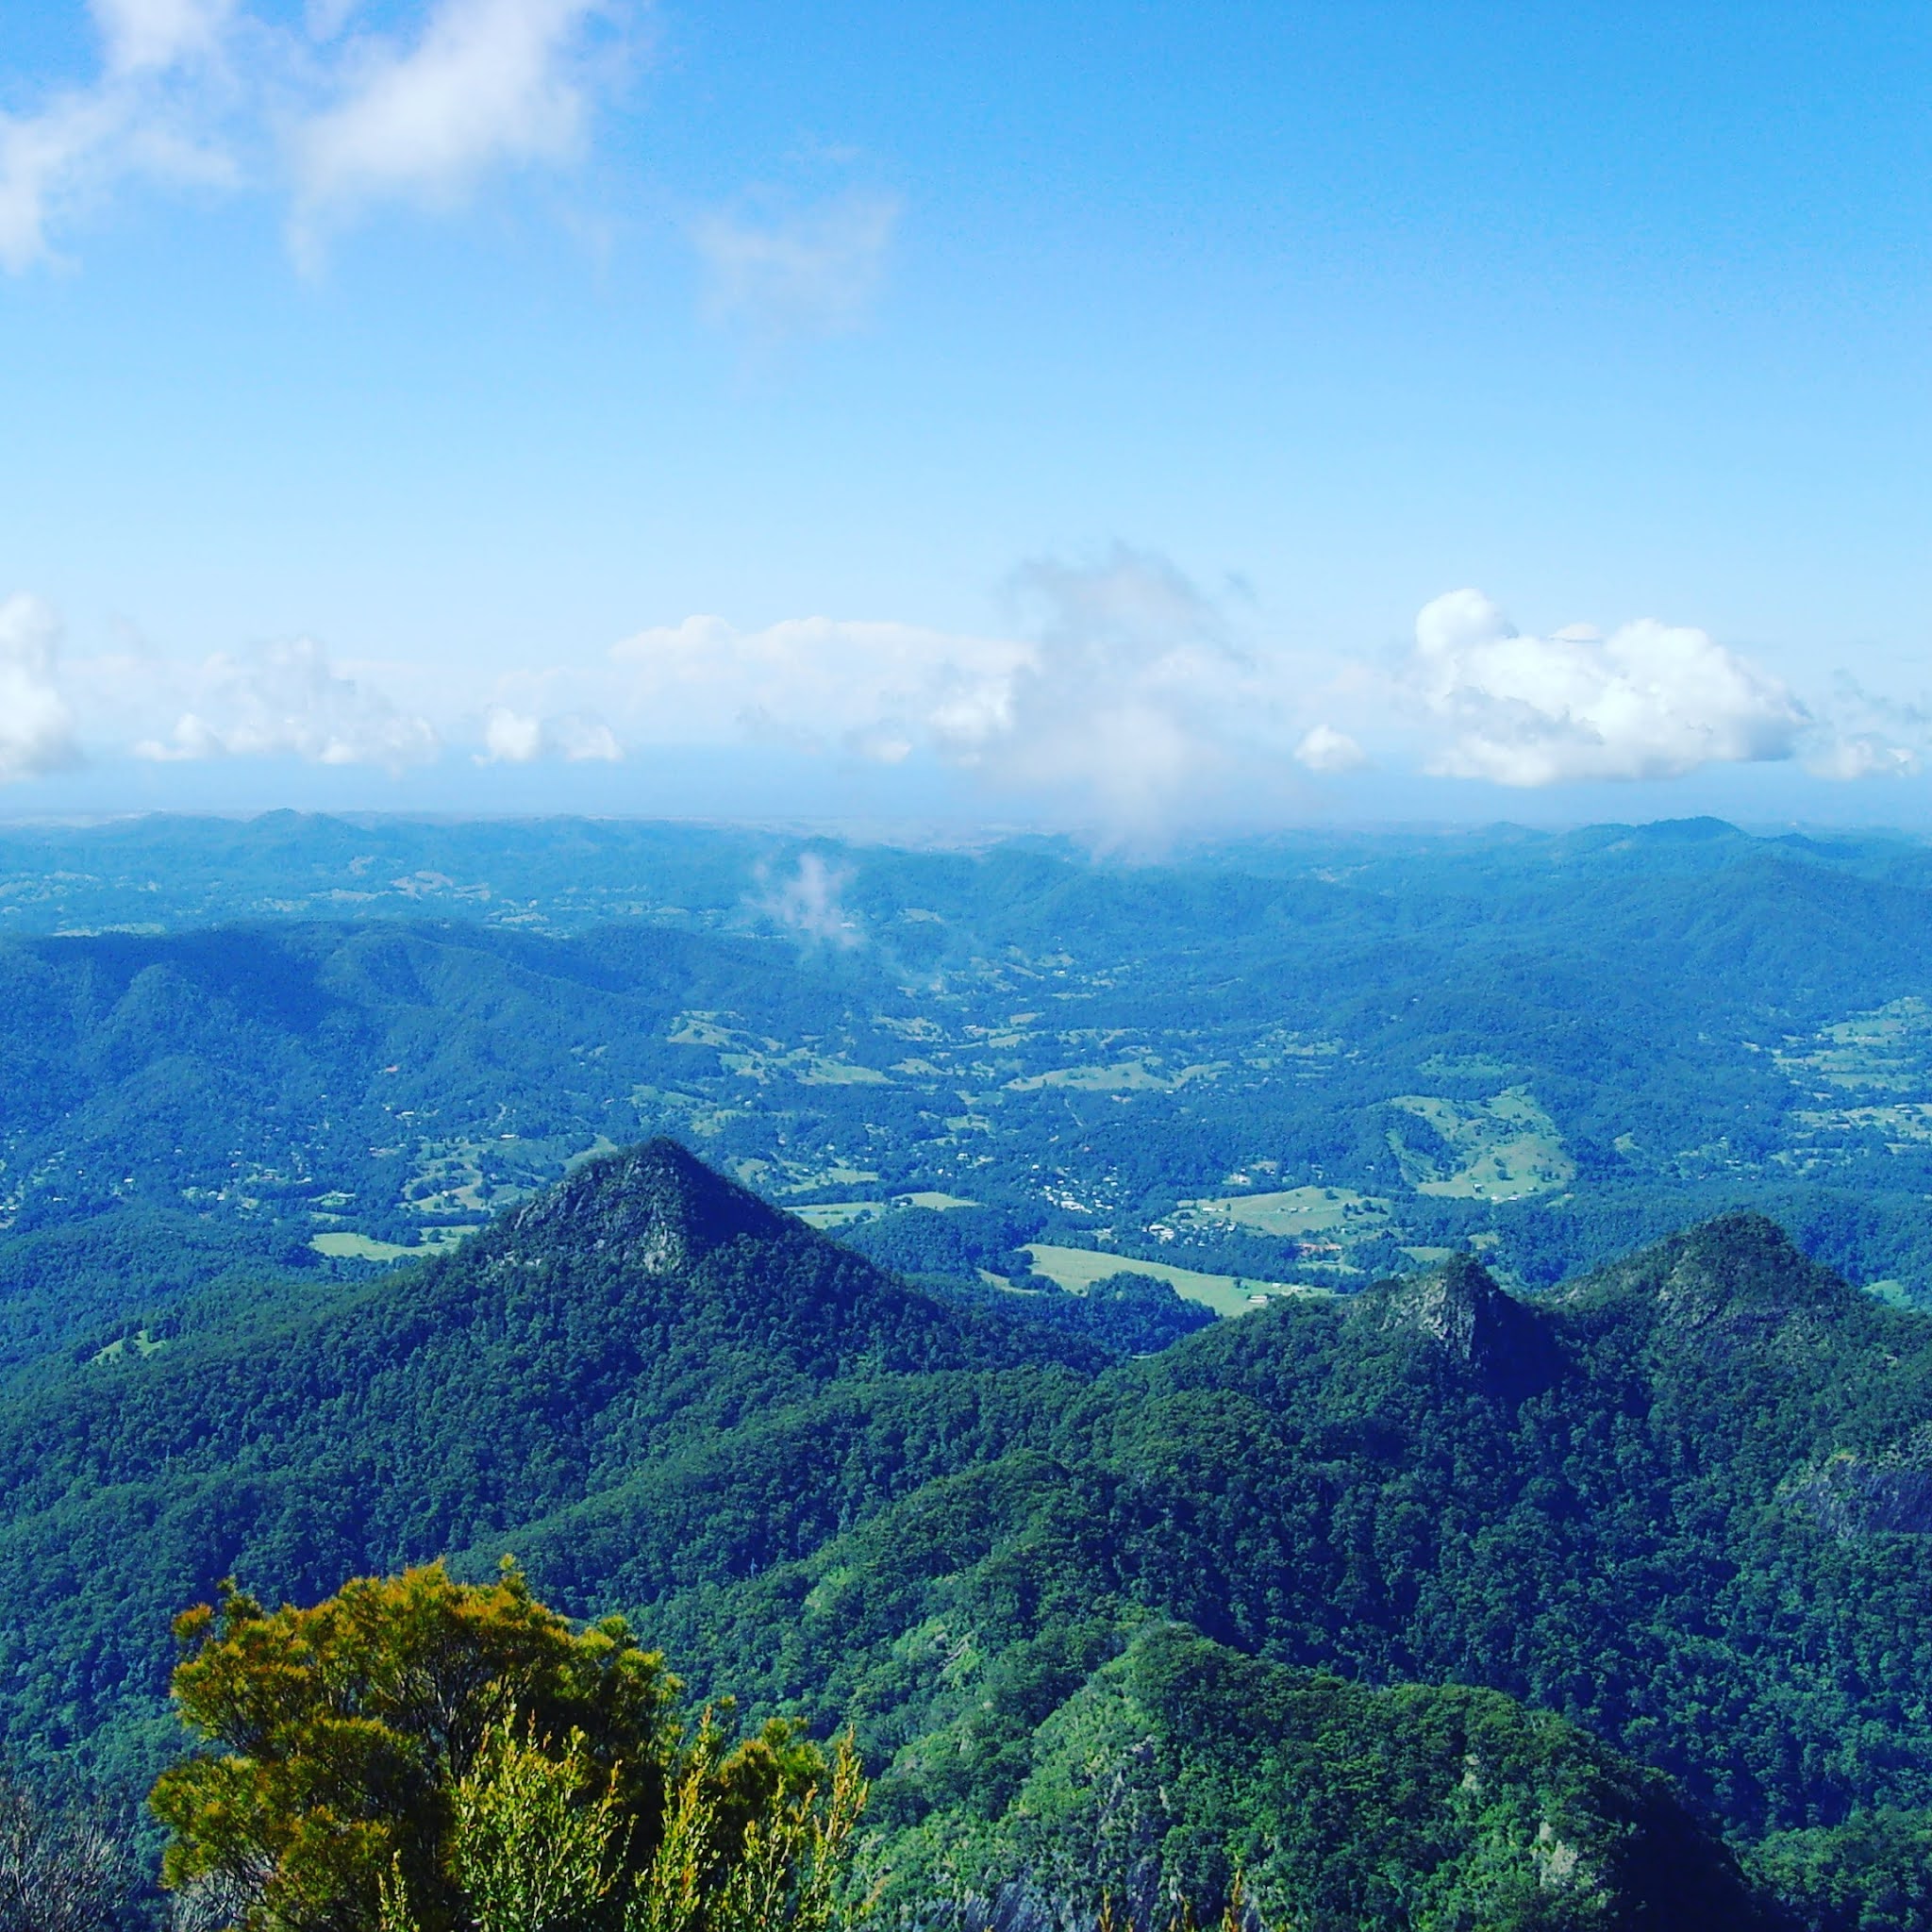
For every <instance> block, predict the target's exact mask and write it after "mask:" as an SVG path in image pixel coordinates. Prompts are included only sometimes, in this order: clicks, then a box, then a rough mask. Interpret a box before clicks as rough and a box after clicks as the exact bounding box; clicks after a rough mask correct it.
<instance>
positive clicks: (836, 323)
mask: <svg viewBox="0 0 1932 1932" xmlns="http://www.w3.org/2000/svg"><path fill="white" fill-rule="evenodd" d="M903 211H904V204H903V203H902V202H901V200H900V198H899V197H898V196H897V195H895V194H886V193H881V192H877V191H874V190H866V189H848V190H847V191H845V192H842V193H840V194H835V195H833V196H831V197H830V198H829V199H827V200H824V201H821V202H819V203H817V204H816V205H814V206H811V207H808V208H787V209H782V210H768V211H765V212H759V211H758V210H756V209H741V210H739V211H737V212H731V213H726V212H722V211H721V212H714V213H711V214H709V215H707V216H706V217H704V219H703V220H701V221H700V222H698V223H697V224H696V225H695V226H694V227H693V228H692V230H691V240H692V242H694V243H695V244H696V247H697V251H698V254H699V256H700V258H702V259H703V262H704V265H705V281H706V287H705V308H706V311H707V313H708V314H709V315H710V316H711V318H712V319H713V320H714V321H718V322H722V323H729V324H737V325H743V326H744V327H746V328H748V329H749V330H750V332H751V334H752V335H753V336H754V337H755V338H756V339H758V340H759V341H764V342H776V341H788V340H790V339H791V338H794V337H799V336H837V335H846V334H849V333H850V332H851V331H852V330H853V329H855V328H858V326H859V325H861V324H862V323H863V322H864V320H865V318H866V316H867V314H868V313H869V311H870V310H871V308H872V305H873V301H874V297H875V296H876V295H877V292H878V288H879V283H880V281H881V280H882V278H883V276H884V273H885V261H886V254H887V251H888V250H889V249H890V248H891V242H892V236H893V233H894V231H895V230H896V229H897V227H898V225H899V217H900V215H901V213H902V212H903Z"/></svg>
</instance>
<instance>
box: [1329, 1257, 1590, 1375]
mask: <svg viewBox="0 0 1932 1932" xmlns="http://www.w3.org/2000/svg"><path fill="white" fill-rule="evenodd" d="M1357 1319H1361V1320H1365V1321H1366V1322H1368V1323H1369V1324H1371V1325H1373V1326H1374V1328H1375V1329H1377V1330H1378V1331H1379V1332H1381V1333H1383V1334H1401V1333H1404V1332H1409V1333H1413V1334H1417V1335H1421V1336H1424V1337H1425V1338H1427V1340H1429V1341H1433V1342H1434V1343H1436V1344H1437V1345H1438V1346H1439V1347H1440V1348H1441V1349H1442V1350H1443V1351H1444V1352H1445V1353H1447V1354H1448V1355H1449V1356H1451V1357H1453V1358H1455V1359H1456V1360H1457V1361H1458V1362H1463V1363H1467V1364H1468V1365H1469V1367H1470V1368H1472V1369H1473V1370H1474V1371H1475V1372H1476V1374H1478V1375H1479V1376H1480V1377H1481V1379H1482V1380H1483V1382H1484V1383H1485V1385H1487V1386H1488V1387H1490V1388H1491V1390H1493V1391H1496V1392H1498V1393H1508V1394H1522V1393H1527V1392H1528V1391H1531V1390H1534V1389H1542V1388H1547V1387H1548V1386H1549V1384H1550V1383H1551V1382H1552V1381H1554V1380H1555V1379H1556V1378H1557V1375H1558V1374H1561V1373H1562V1352H1561V1350H1560V1348H1559V1347H1558V1345H1557V1340H1556V1337H1555V1335H1554V1333H1553V1332H1552V1331H1551V1328H1550V1325H1549V1324H1548V1322H1547V1321H1546V1320H1545V1319H1544V1317H1543V1316H1542V1315H1541V1314H1540V1313H1539V1312H1538V1310H1537V1309H1536V1308H1535V1307H1533V1306H1532V1305H1531V1304H1529V1303H1527V1302H1523V1301H1519V1300H1518V1299H1517V1298H1516V1297H1515V1296H1514V1295H1512V1294H1510V1293H1508V1292H1507V1291H1505V1290H1504V1289H1503V1288H1501V1287H1500V1286H1499V1285H1498V1284H1497V1282H1496V1280H1495V1278H1494V1276H1492V1275H1491V1274H1490V1272H1489V1271H1488V1270H1487V1269H1486V1268H1485V1267H1484V1266H1483V1265H1482V1263H1481V1262H1480V1261H1478V1260H1476V1259H1475V1258H1474V1256H1469V1255H1458V1256H1457V1257H1455V1258H1454V1259H1452V1260H1449V1261H1447V1262H1445V1263H1443V1265H1442V1266H1441V1268H1438V1269H1434V1270H1432V1271H1431V1272H1430V1273H1428V1274H1421V1275H1417V1276H1414V1277H1413V1278H1411V1279H1409V1280H1407V1281H1402V1282H1397V1283H1394V1284H1391V1286H1390V1287H1388V1288H1387V1289H1383V1290H1379V1291H1373V1296H1372V1297H1371V1296H1365V1297H1364V1298H1363V1307H1362V1310H1361V1314H1360V1316H1359V1317H1357Z"/></svg>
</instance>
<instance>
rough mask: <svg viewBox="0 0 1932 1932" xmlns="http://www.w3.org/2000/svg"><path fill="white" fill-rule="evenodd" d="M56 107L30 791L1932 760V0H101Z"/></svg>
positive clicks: (1383, 790)
mask: <svg viewBox="0 0 1932 1932" xmlns="http://www.w3.org/2000/svg"><path fill="white" fill-rule="evenodd" d="M0 113H4V115H5V116H6V119H5V120H4V122H0V447H4V450H5V458H6V459H5V461H4V462H0V777H5V778H6V779H8V781H9V782H8V783H7V784H6V786H5V788H4V789H0V813H9V814H10V813H32V812H39V811H71V810H87V809H111V808H125V807H127V806H129V805H134V804H173V805H182V806H221V807H239V806H251V805H269V804H277V803H285V802H293V803H303V804H336V805H352V804H353V805H359V806H364V807H382V806H386V805H393V806H395V807H397V808H423V807H428V806H438V807H446V808H496V809H519V810H521V809H534V808H546V807H551V806H556V807H568V808H576V809H592V810H608V811H615V812H623V811H635V810H642V811H652V812H663V811H678V810H690V811H693V812H699V813H705V814H713V813H716V812H719V811H728V810H730V809H733V808H742V809H745V810H757V811H759V812H775V811H791V812H795V813H798V814H808V813H813V812H858V813H864V814H868V815H876V816H883V817H891V816H892V815H893V814H894V813H899V814H903V815H906V816H908V817H918V816H921V815H939V816H950V817H960V816H965V817H974V816H978V817H982V818H985V819H987V820H989V821H996V822H1003V823H1004V822H1009V821H1024V820H1027V819H1030V818H1045V819H1052V820H1060V821H1070V822H1077V823H1093V824H1101V825H1104V826H1109V827H1117V828H1121V829H1124V830H1126V831H1130V832H1133V831H1140V830H1144V829H1150V828H1164V827H1167V826H1171V825H1174V824H1186V823H1194V822H1198V823H1203V824H1206V823H1220V822H1234V821H1241V822H1247V821H1275V820H1292V819H1296V818H1306V817H1309V816H1341V817H1349V818H1360V817H1369V818H1374V817H1395V818H1403V819H1413V818H1416V817H1430V816H1443V817H1458V818H1460V817H1470V816H1477V817H1497V816H1508V817H1514V818H1541V819H1574V818H1579V817H1595V816H1617V817H1647V816H1655V815H1659V814H1670V813H1676V812H1679V811H1684V810H1690V809H1698V810H1703V809H1716V810H1724V811H1730V812H1732V813H1733V814H1735V815H1743V816H1755V817H1771V818H1801V819H1811V820H1834V819H1854V820H1866V821H1879V822H1886V821H1890V822H1897V823H1904V824H1922V823H1924V822H1925V821H1926V820H1927V819H1928V818H1932V811H1928V809H1927V806H1928V803H1932V794H1928V791H1927V780H1926V778H1925V777H1924V775H1923V773H1922V766H1923V765H1924V763H1925V761H1926V759H1927V758H1928V756H1932V743H1928V737H1932V723H1928V721H1927V719H1926V717H1925V715H1924V711H1925V708H1926V706H1927V703H1928V700H1927V689H1926V688H1927V684H1928V682H1932V680H1928V679H1927V677H1926V675H1925V670H1924V667H1925V664H1926V661H1927V655H1928V646H1932V616H1928V611H1932V599H1928V591H1932V583H1928V576H1932V568H1928V546H1927V544H1926V542H1925V531H1926V529H1927V526H1928V514H1927V513H1928V510H1932V501H1928V498H1932V488H1928V475H1932V468H1928V463H1927V460H1926V456H1925V452H1926V451H1927V450H1928V449H1932V392H1928V382H1927V375H1928V354H1927V350H1928V323H1932V302H1928V294H1932V288H1928V282H1932V275H1928V247H1927V243H1928V237H1932V16H1928V15H1927V14H1926V13H1925V11H1924V8H1922V7H1909V8H1908V7H1905V6H1897V7H1890V6H1864V7H1859V8H1851V9H1827V8H1823V7H1808V8H1777V7H1773V6H1762V5H1760V6H1753V7H1750V8H1743V7H1736V8H1732V7H1724V6H1719V5H1707V6H1703V7H1700V8H1694V9H1682V8H1669V9H1667V8H1661V7H1648V6H1642V5H1636V6H1632V5H1624V6H1620V7H1617V8H1609V7H1579V6H1574V5H1572V6H1566V7H1562V8H1556V7H1548V8H1543V7H1533V6H1515V7H1510V8H1478V7H1469V6H1462V7H1455V8H1447V7H1441V6H1435V7H1424V6H1409V7H1373V6H1355V7H1349V8H1291V7H1282V6H1274V7H1235V6H1216V5H1204V4H1195V5H1191V6H1180V5H1150V6H1141V7H1138V8H1120V7H1117V8H1098V7H1090V6H1084V5H1060V6H1057V7H1053V8H1038V7H1030V8H1021V7H1007V6H999V5H981V6H976V7H974V8H964V7H951V8H937V7H920V6H913V5H905V4H901V5H896V6H891V7H887V6H882V5H879V6H875V5H859V4H855V5H846V6H836V7H835V6H807V7H800V8H774V7H769V6H758V5H708V6H702V7H700V6H668V5H667V6H663V7H658V8H643V7H641V6H636V5H632V4H629V0H609V4H607V5H602V6H590V5H585V4H583V0H429V4H413V5H407V6H405V5H394V4H376V0H369V4H365V5H359V6H358V5H356V4H354V0H308V4H303V0H296V4H271V0H258V4H256V5H253V6H250V5H248V4H246V0H95V5H94V6H93V7H92V9H91V8H89V7H86V6H82V5H67V4H50V5H48V6H45V7H42V8H12V9H8V13H7V14H6V15H5V16H4V17H0ZM1478 592H1479V593H1481V594H1480V595H1477V594H1476V593H1478ZM1419 619H1420V633H1419V629H1418V625H1419ZM1586 627H1587V628H1586ZM1419 635H1420V637H1421V640H1422V641H1418V639H1419Z"/></svg>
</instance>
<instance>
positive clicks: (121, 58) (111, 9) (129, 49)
mask: <svg viewBox="0 0 1932 1932" xmlns="http://www.w3.org/2000/svg"><path fill="white" fill-rule="evenodd" d="M92 13H93V16H94V20H95V23H96V24H97V25H98V26H99V27H100V30H101V36H102V38H103V40H104V41H105V42H107V51H108V72H109V73H110V74H116V75H121V74H133V73H138V72H141V71H142V70H143V69H153V68H164V67H173V66H175V65H176V64H177V63H178V62H180V61H182V60H184V59H188V58H194V57H198V56H203V55H208V54H211V53H213V52H214V50H215V49H216V47H217V46H218V45H219V44H220V42H221V39H222V36H223V34H224V32H225V30H226V28H227V26H228V24H229V22H230V20H231V19H232V18H233V16H234V13H235V5H234V0H92Z"/></svg>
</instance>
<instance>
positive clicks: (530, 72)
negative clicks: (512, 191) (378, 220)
mask: <svg viewBox="0 0 1932 1932" xmlns="http://www.w3.org/2000/svg"><path fill="white" fill-rule="evenodd" d="M601 10H602V9H601V8H599V6H598V5H597V4H596V0H440V4H439V5H437V6H436V7H435V8H434V9H433V10H432V11H431V13H430V15H429V18H428V20H427V22H426V23H425V25H424V28H423V31H422V34H421V36H420V38H419V39H418V40H417V41H416V42H415V43H414V44H413V45H412V46H408V47H404V46H399V45H397V44H395V43H394V42H391V41H389V40H387V39H382V38H377V37H375V36H371V37H367V38H364V39H360V40H358V41H354V42H351V43H350V45H349V46H348V48H347V49H346V50H345V53H344V55H343V57H342V59H341V65H340V67H339V70H338V81H339V85H340V89H341V92H340V95H339V98H338V99H337V100H336V101H335V102H334V103H333V104H332V105H331V106H329V107H328V108H325V109H323V110H322V111H320V112H318V113H316V114H313V115H311V116H310V117H308V119H307V120H305V121H303V122H301V123H300V124H299V125H297V126H296V127H295V129H294V130H293V133H292V135H291V156H292V160H293V165H294V170H295V181H296V194H297V208H298V213H297V228H296V238H297V246H298V249H310V250H312V248H313V245H314V236H315V229H316V227H317V226H318V225H322V224H325V223H327V222H329V221H332V220H339V219H341V218H343V217H346V216H349V215H352V214H354V213H355V212H356V211H358V209H360V208H364V207H366V206H368V205H369V204H370V203H372V202H377V201H383V200H388V199H402V200H408V201H415V202H419V203H425V204H428V205H432V206H435V205H447V204H449V203H452V202H456V201H458V200H460V199H461V198H462V197H463V196H464V195H465V194H466V193H468V192H469V191H470V190H471V189H472V188H473V187H474V186H475V183H476V181H477V180H478V178H479V177H480V176H481V175H483V174H485V173H486V172H487V171H488V170H490V169H491V168H493V167H496V166H498V165H501V164H505V163H517V162H527V161H553V162H554V161H562V160H567V159H570V158H573V157H574V156H575V154H576V153H577V152H578V151H579V149H580V147H581V145H582V142H583V138H584V131H585V125H586V121H587V119H588V115H589V110H590V100H591V83H590V77H589V75H588V74H587V73H586V71H585V69H584V66H583V61H582V56H583V53H584V36H585V31H586V29H587V27H588V26H589V25H591V22H592V21H593V19H594V18H595V17H596V16H597V15H598V13H599V12H600V11H601Z"/></svg>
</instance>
